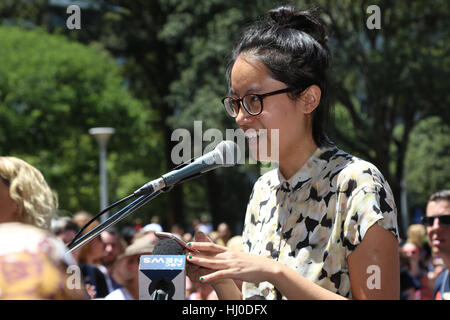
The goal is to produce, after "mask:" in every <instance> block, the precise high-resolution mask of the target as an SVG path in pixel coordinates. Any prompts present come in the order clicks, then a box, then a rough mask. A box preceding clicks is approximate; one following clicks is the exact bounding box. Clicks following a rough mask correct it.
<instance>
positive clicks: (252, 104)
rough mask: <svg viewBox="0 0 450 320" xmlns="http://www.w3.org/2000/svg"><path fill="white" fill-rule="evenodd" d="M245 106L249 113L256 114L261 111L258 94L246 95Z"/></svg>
mask: <svg viewBox="0 0 450 320" xmlns="http://www.w3.org/2000/svg"><path fill="white" fill-rule="evenodd" d="M243 102H244V107H245V109H246V110H247V112H248V113H249V114H252V115H256V114H259V113H260V112H261V100H260V99H259V97H258V96H256V95H253V94H249V95H248V96H245V97H244V100H243Z"/></svg>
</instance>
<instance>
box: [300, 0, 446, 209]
mask: <svg viewBox="0 0 450 320" xmlns="http://www.w3.org/2000/svg"><path fill="white" fill-rule="evenodd" d="M304 5H306V6H313V5H317V6H319V7H321V8H323V10H324V15H323V17H324V19H325V20H326V21H328V22H329V25H330V30H331V36H332V38H331V41H330V45H331V47H332V49H333V53H334V68H333V82H334V86H333V87H334V97H335V101H336V103H338V104H339V105H340V106H341V107H342V108H344V109H345V113H346V115H347V116H348V119H350V121H351V126H350V129H351V130H345V129H348V128H349V126H348V125H345V126H335V127H334V130H333V135H334V137H335V140H336V142H338V143H339V144H341V145H342V146H343V147H344V148H345V149H347V150H349V151H351V152H354V153H355V154H357V155H359V156H361V157H362V158H364V159H366V160H368V161H371V162H372V163H374V164H375V165H376V166H377V167H378V168H379V169H380V170H381V172H382V173H383V174H384V175H385V177H386V178H387V180H388V181H389V184H390V185H391V187H392V190H393V192H394V196H395V198H396V203H397V207H398V208H399V213H400V212H401V211H402V208H401V202H400V193H401V181H402V180H403V178H404V173H405V167H404V165H405V156H406V153H407V149H408V143H409V137H410V134H411V132H412V130H413V129H414V127H415V126H416V125H417V123H419V122H420V121H421V120H423V119H426V118H428V117H431V116H435V115H436V116H439V117H441V118H442V119H443V121H444V122H447V123H448V122H449V119H450V112H449V109H448V107H447V106H448V104H449V102H450V98H449V95H448V92H449V90H450V87H449V85H450V83H449V82H448V81H447V80H446V79H448V78H449V73H450V68H449V65H450V58H449V55H448V50H449V48H450V47H449V46H450V41H449V37H448V35H449V34H448V30H449V21H450V19H449V18H450V14H449V7H448V4H447V3H446V2H445V1H432V2H423V1H408V2H404V1H395V2H394V1H389V0H379V1H362V0H358V1H339V2H332V3H331V2H328V1H307V2H306V4H304ZM370 5H377V6H378V7H379V8H380V19H381V28H380V29H369V28H368V27H367V24H366V22H367V19H368V18H369V17H370V15H371V14H370V13H367V8H368V7H369V6H370ZM340 112H341V115H342V110H341V111H340ZM399 126H401V130H400V131H399V130H398V127H399ZM398 132H401V134H397V133H398ZM442 170H448V169H445V168H443V169H442ZM399 217H400V215H399Z"/></svg>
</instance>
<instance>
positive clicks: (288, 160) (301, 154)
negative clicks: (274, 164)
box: [279, 137, 317, 180]
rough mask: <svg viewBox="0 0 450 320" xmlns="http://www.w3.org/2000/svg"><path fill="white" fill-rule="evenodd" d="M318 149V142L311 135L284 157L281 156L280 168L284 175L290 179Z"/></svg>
mask: <svg viewBox="0 0 450 320" xmlns="http://www.w3.org/2000/svg"><path fill="white" fill-rule="evenodd" d="M316 150H317V144H316V143H315V142H314V139H313V138H312V137H310V138H308V139H305V140H304V141H302V142H301V143H298V144H297V145H296V146H294V147H293V148H292V149H291V150H290V152H289V154H288V155H285V156H284V157H283V158H281V157H280V163H279V168H280V172H281V174H282V175H283V177H284V178H285V179H286V180H289V179H290V178H291V177H292V176H293V175H294V174H295V173H296V172H297V171H298V170H300V169H301V168H302V167H303V165H304V164H305V163H306V161H308V159H309V158H310V157H311V156H312V155H313V154H314V152H315V151H316Z"/></svg>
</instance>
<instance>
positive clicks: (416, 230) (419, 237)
mask: <svg viewBox="0 0 450 320" xmlns="http://www.w3.org/2000/svg"><path fill="white" fill-rule="evenodd" d="M407 234H408V238H407V240H406V242H410V243H414V244H415V245H416V246H417V247H419V248H422V246H423V243H424V242H425V239H426V238H425V237H426V235H427V230H426V229H425V226H423V225H421V224H412V225H410V226H409V227H408V232H407Z"/></svg>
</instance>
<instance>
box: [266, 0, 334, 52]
mask: <svg viewBox="0 0 450 320" xmlns="http://www.w3.org/2000/svg"><path fill="white" fill-rule="evenodd" d="M267 15H268V18H269V22H270V23H271V24H273V25H275V26H277V27H278V28H282V29H285V28H289V29H296V30H299V31H303V32H305V33H307V34H309V35H310V36H312V37H313V38H314V39H316V40H317V41H318V42H319V43H320V44H322V45H325V44H326V42H327V40H328V37H327V35H326V30H325V23H324V22H323V21H322V19H321V18H320V10H319V9H309V10H305V11H298V10H297V9H296V8H295V7H294V6H281V7H278V8H275V9H272V10H270V11H269V12H268V13H267Z"/></svg>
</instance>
